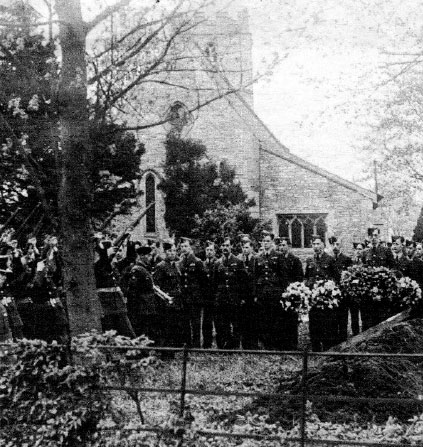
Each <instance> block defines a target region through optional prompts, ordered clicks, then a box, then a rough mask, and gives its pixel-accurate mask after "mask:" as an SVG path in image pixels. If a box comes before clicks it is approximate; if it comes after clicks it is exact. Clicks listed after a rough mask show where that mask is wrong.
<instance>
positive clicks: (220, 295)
mask: <svg viewBox="0 0 423 447" xmlns="http://www.w3.org/2000/svg"><path fill="white" fill-rule="evenodd" d="M215 278H216V343H217V347H218V348H219V349H237V348H239V344H240V334H239V310H240V304H241V296H242V295H243V290H244V288H245V285H246V273H245V270H244V266H243V264H242V261H240V260H239V259H238V258H236V256H234V255H233V254H230V255H229V256H222V257H221V258H220V259H219V260H218V261H217V262H216V265H215Z"/></svg>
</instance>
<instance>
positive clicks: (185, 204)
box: [159, 138, 256, 237]
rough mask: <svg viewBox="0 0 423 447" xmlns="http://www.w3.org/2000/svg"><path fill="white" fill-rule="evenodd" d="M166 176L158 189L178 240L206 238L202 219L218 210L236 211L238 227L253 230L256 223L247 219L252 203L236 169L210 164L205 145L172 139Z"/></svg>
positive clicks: (170, 226)
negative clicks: (236, 177) (246, 227)
mask: <svg viewBox="0 0 423 447" xmlns="http://www.w3.org/2000/svg"><path fill="white" fill-rule="evenodd" d="M164 176H165V179H164V180H163V181H162V182H161V184H160V186H159V187H160V188H161V189H162V190H163V192H164V193H165V205H166V212H165V221H166V224H167V226H168V228H169V229H170V231H171V232H173V233H175V234H176V235H177V236H182V235H188V236H193V237H198V236H200V234H203V233H202V231H201V230H200V227H201V226H202V225H203V222H202V221H201V217H202V216H204V215H206V213H208V215H210V213H211V212H214V211H215V210H219V211H220V212H221V213H223V214H224V213H225V210H226V209H230V210H233V211H235V213H234V212H233V211H232V213H230V214H231V215H232V216H234V215H235V214H236V215H237V218H236V219H235V220H236V221H237V222H238V224H239V225H241V222H244V223H247V224H250V229H251V230H252V229H253V228H254V225H255V223H256V222H254V224H252V222H251V221H250V219H249V217H248V215H249V213H248V208H249V207H250V206H252V205H253V202H251V201H247V195H246V194H245V193H244V191H243V190H242V187H241V185H240V184H239V182H237V181H236V180H235V171H234V169H232V168H231V167H229V166H228V165H227V164H226V163H224V162H222V163H220V165H219V166H217V165H216V164H215V163H212V162H211V161H209V160H208V159H207V148H206V147H205V146H204V145H203V144H201V143H198V142H196V141H193V140H183V139H180V138H169V139H168V140H167V141H166V162H165V168H164ZM236 207H237V208H236ZM209 210H213V211H209ZM204 225H207V224H205V223H204ZM245 231H247V229H246V230H245Z"/></svg>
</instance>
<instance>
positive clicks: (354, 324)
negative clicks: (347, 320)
mask: <svg viewBox="0 0 423 447" xmlns="http://www.w3.org/2000/svg"><path fill="white" fill-rule="evenodd" d="M359 312H360V305H359V304H358V303H354V302H353V303H351V304H350V315H351V330H352V333H353V335H358V334H359V333H360V324H359V316H358V314H359Z"/></svg>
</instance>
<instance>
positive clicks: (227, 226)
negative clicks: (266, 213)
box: [192, 203, 272, 242]
mask: <svg viewBox="0 0 423 447" xmlns="http://www.w3.org/2000/svg"><path fill="white" fill-rule="evenodd" d="M248 208H249V207H248V205H247V204H246V203H240V204H237V205H232V204H231V205H227V206H224V205H222V204H219V203H218V204H216V205H215V206H214V207H213V208H211V209H209V210H206V211H205V212H204V213H203V215H202V216H199V215H197V216H195V224H196V225H195V228H194V229H193V231H192V235H193V237H195V238H197V239H198V240H200V241H207V240H212V241H217V242H221V241H222V239H223V238H224V237H230V238H231V239H232V240H233V239H235V238H236V237H238V236H239V235H240V234H249V235H250V237H251V239H252V240H254V241H256V242H258V241H260V240H261V238H262V234H263V231H264V230H267V231H271V229H272V226H271V223H270V222H261V221H260V219H257V218H254V217H252V216H251V213H250V211H249V209H248Z"/></svg>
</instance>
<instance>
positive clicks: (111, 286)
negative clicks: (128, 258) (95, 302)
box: [94, 234, 135, 338]
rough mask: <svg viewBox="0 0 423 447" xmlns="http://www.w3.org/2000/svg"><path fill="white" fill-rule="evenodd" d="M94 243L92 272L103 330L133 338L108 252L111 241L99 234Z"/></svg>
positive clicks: (133, 334) (123, 300) (132, 331)
mask: <svg viewBox="0 0 423 447" xmlns="http://www.w3.org/2000/svg"><path fill="white" fill-rule="evenodd" d="M94 243H95V251H94V274H95V280H96V287H97V293H98V297H99V300H100V304H101V307H102V311H103V317H102V319H101V324H102V327H103V331H110V330H115V331H116V332H117V333H118V334H119V335H124V336H126V337H131V338H133V337H135V332H134V330H133V328H132V325H131V322H130V321H129V319H128V313H127V308H126V303H125V298H124V296H123V293H122V290H121V288H120V287H119V285H118V282H117V279H116V276H115V274H114V272H113V267H112V264H111V259H112V257H113V253H112V255H111V256H109V253H108V250H109V249H111V251H113V248H112V247H111V243H110V241H104V239H103V236H102V235H101V234H97V235H96V236H95V238H94ZM107 247H109V248H107Z"/></svg>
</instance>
